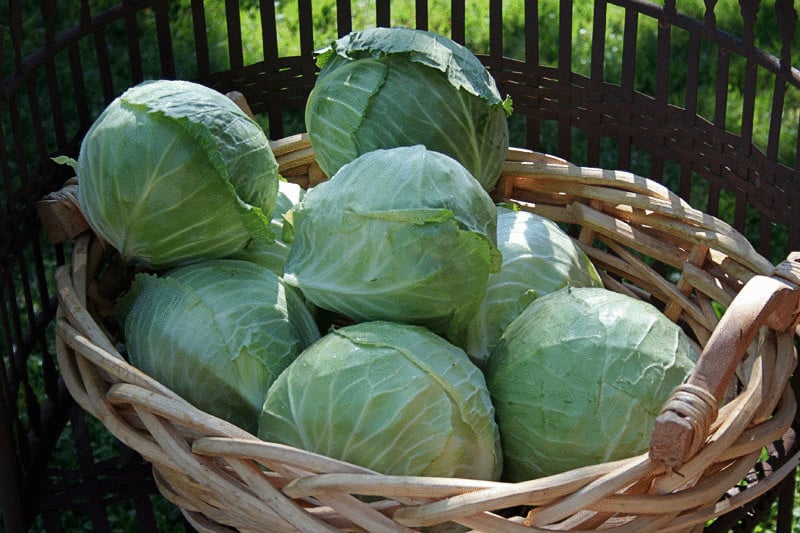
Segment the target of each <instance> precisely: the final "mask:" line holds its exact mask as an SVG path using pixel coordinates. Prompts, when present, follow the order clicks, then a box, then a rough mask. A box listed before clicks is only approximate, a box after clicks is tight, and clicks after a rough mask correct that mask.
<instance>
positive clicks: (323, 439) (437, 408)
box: [258, 321, 502, 479]
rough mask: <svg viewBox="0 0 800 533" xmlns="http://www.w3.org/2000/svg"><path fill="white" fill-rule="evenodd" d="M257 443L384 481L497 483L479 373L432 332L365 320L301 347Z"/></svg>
mask: <svg viewBox="0 0 800 533" xmlns="http://www.w3.org/2000/svg"><path fill="white" fill-rule="evenodd" d="M258 434H259V437H260V438H262V439H265V440H268V441H273V442H280V443H284V444H288V445H291V446H296V447H300V448H304V449H307V450H311V451H314V452H317V453H322V454H325V455H327V456H329V457H335V458H338V459H342V460H345V461H349V462H352V463H354V464H359V465H361V466H364V467H367V468H371V469H374V470H376V471H379V472H382V473H385V474H394V475H423V476H455V477H466V478H475V479H497V478H498V477H499V476H500V472H501V469H502V454H501V453H500V443H499V433H498V431H497V426H496V424H495V422H494V408H493V406H492V403H491V400H490V398H489V394H488V391H487V390H486V384H485V381H484V378H483V375H482V374H481V372H480V370H478V368H477V367H475V366H474V365H473V364H472V363H471V362H470V361H469V358H468V357H467V356H466V354H465V353H464V352H463V351H462V350H460V349H458V348H456V347H455V346H453V345H451V344H450V343H448V342H446V341H445V340H444V339H442V338H441V337H438V336H437V335H434V334H433V333H431V332H430V331H429V330H427V329H425V328H422V327H417V326H407V325H401V324H396V323H391V322H380V321H378V322H366V323H362V324H357V325H354V326H348V327H344V328H341V329H337V330H334V331H332V332H330V333H329V334H327V335H326V336H325V337H323V338H322V339H321V340H320V341H319V342H317V343H315V344H313V345H312V346H310V347H309V348H307V349H306V350H305V351H304V352H303V353H302V354H301V355H300V356H299V357H298V358H297V360H296V361H295V362H294V363H292V364H291V365H290V366H289V368H287V369H286V371H285V372H284V373H283V374H281V376H280V377H279V378H278V380H277V381H276V382H275V385H274V386H273V387H272V388H271V389H270V391H269V393H268V395H267V400H266V402H265V403H264V410H263V412H262V415H261V419H260V422H259V433H258Z"/></svg>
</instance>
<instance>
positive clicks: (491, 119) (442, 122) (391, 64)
mask: <svg viewBox="0 0 800 533" xmlns="http://www.w3.org/2000/svg"><path fill="white" fill-rule="evenodd" d="M317 61H318V64H319V65H320V66H321V68H322V70H321V72H320V75H319V78H318V79H317V82H316V84H315V87H314V89H313V90H312V92H311V95H310V96H309V99H308V102H307V105H306V128H307V130H308V132H309V136H310V137H311V141H312V144H313V145H314V148H315V152H316V155H317V160H318V162H319V164H320V167H321V168H322V170H323V171H324V172H325V173H326V174H327V175H328V176H332V175H333V174H335V173H336V172H337V171H338V170H339V169H340V168H341V167H342V166H343V165H345V164H346V163H348V162H350V161H352V160H353V159H355V158H356V157H357V156H358V155H360V154H364V153H366V152H369V151H371V150H374V149H380V148H391V147H395V146H412V145H415V144H423V145H425V146H426V147H427V148H429V149H431V150H435V151H438V152H441V153H444V154H447V155H449V156H451V157H453V158H454V159H456V160H458V161H459V162H460V163H461V164H463V165H464V166H465V167H466V168H467V169H468V170H469V171H470V172H471V173H472V174H473V176H474V177H475V178H476V179H477V180H478V181H479V182H480V183H481V185H482V186H483V187H484V188H485V189H486V190H492V189H493V188H494V185H495V183H496V182H497V179H498V178H499V175H500V170H501V168H502V164H503V161H504V160H505V156H506V152H507V149H508V142H509V140H508V123H507V116H508V114H510V112H511V106H510V101H509V100H508V99H506V100H503V99H502V98H501V97H500V94H499V92H498V90H497V87H496V85H495V82H494V79H493V78H492V77H491V75H490V74H489V73H488V71H487V70H486V68H485V67H484V66H483V64H482V63H481V62H480V61H479V60H478V59H477V57H475V56H474V54H472V52H471V51H469V50H468V49H467V48H465V47H463V46H461V45H458V44H457V43H455V42H453V41H451V40H450V39H447V38H445V37H442V36H440V35H437V34H435V33H432V32H426V31H422V30H411V29H407V28H374V29H370V30H364V31H361V32H354V33H351V34H349V35H347V36H345V37H342V38H341V39H340V40H338V41H336V42H334V43H333V44H332V45H331V46H330V47H328V48H327V49H325V50H323V51H321V52H319V55H318V58H317Z"/></svg>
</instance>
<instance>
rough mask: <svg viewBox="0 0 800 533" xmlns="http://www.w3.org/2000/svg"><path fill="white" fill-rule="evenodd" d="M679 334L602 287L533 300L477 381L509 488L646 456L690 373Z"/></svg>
mask: <svg viewBox="0 0 800 533" xmlns="http://www.w3.org/2000/svg"><path fill="white" fill-rule="evenodd" d="M696 358H697V354H696V352H695V349H694V348H693V345H692V344H691V342H690V341H689V338H688V337H687V335H686V334H685V333H684V332H683V330H681V329H680V328H679V327H678V326H677V325H676V324H674V323H673V322H671V321H670V320H669V319H667V318H666V317H665V316H664V315H663V314H661V313H660V312H659V311H658V310H657V309H656V308H655V307H653V306H652V305H650V304H648V303H645V302H643V301H641V300H638V299H635V298H633V297H631V296H626V295H623V294H620V293H616V292H613V291H610V290H607V289H603V288H596V287H591V288H565V289H561V290H559V291H556V292H552V293H550V294H547V295H545V296H542V297H541V298H538V299H536V300H534V301H533V303H531V304H530V305H529V306H528V307H527V308H526V309H525V311H523V313H522V314H521V315H520V316H519V317H518V318H517V319H515V320H514V321H513V322H512V323H511V325H510V326H509V327H508V329H507V330H506V332H505V334H504V335H503V336H502V337H501V339H500V342H499V343H498V344H497V346H496V347H495V349H494V351H493V352H492V354H491V356H490V358H489V364H488V368H487V372H486V382H487V385H488V387H489V390H490V392H491V396H492V401H493V402H494V405H495V409H496V415H497V424H498V426H499V428H500V435H501V438H502V442H503V453H504V465H505V470H504V477H505V478H506V479H507V480H510V481H521V480H525V479H532V478H538V477H542V476H547V475H551V474H557V473H559V472H564V471H567V470H572V469H575V468H579V467H581V466H586V465H592V464H598V463H603V462H606V461H612V460H616V459H623V458H626V457H632V456H634V455H637V454H639V453H643V452H645V451H646V450H647V448H648V445H649V442H650V433H651V431H652V429H653V423H654V421H655V418H656V416H658V414H659V412H660V411H661V408H662V407H663V405H664V402H666V400H667V398H668V397H669V395H670V394H671V393H672V391H673V389H674V388H675V387H677V386H678V385H679V384H680V383H681V382H683V380H684V378H685V377H686V376H687V374H688V373H689V371H690V370H691V369H692V367H693V366H694V363H693V361H695V360H696Z"/></svg>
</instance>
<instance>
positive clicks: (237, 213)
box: [77, 80, 278, 268]
mask: <svg viewBox="0 0 800 533" xmlns="http://www.w3.org/2000/svg"><path fill="white" fill-rule="evenodd" d="M277 168H278V167H277V161H276V160H275V157H274V155H273V154H272V151H271V149H270V147H269V144H268V141H267V138H266V136H265V135H264V132H263V130H261V128H260V127H259V126H258V124H256V123H255V122H253V121H252V120H251V119H250V118H249V117H247V115H245V114H244V113H243V112H242V111H241V110H240V109H239V108H238V107H237V106H236V105H235V104H234V103H233V102H231V101H230V99H228V98H227V97H225V96H224V95H222V94H220V93H218V92H216V91H214V90H212V89H209V88H207V87H203V86H201V85H198V84H195V83H191V82H183V81H166V80H159V81H153V82H145V83H142V84H140V85H137V86H135V87H132V88H130V89H128V90H127V91H125V92H124V93H123V94H122V95H121V96H120V97H119V98H117V99H115V100H114V101H113V102H112V103H111V104H109V106H108V107H106V109H105V110H104V111H103V113H101V115H100V117H98V119H97V120H96V121H95V122H94V124H93V125H92V127H91V128H90V130H89V132H88V133H87V135H86V136H85V138H84V140H83V144H82V145H81V151H80V155H79V158H78V170H77V174H78V179H79V187H78V197H79V203H80V205H81V209H82V210H83V212H84V214H85V215H86V218H87V221H88V222H89V224H90V225H91V226H92V228H93V229H94V230H95V231H96V232H97V233H98V234H99V235H100V236H101V237H103V238H104V239H105V240H106V241H108V242H109V243H110V244H111V245H112V246H114V247H115V248H116V249H117V250H118V251H119V252H120V254H121V255H122V256H123V257H124V258H125V259H126V260H129V261H132V262H140V263H144V264H145V265H148V266H152V267H156V268H160V267H169V266H175V265H179V264H182V263H187V262H191V261H195V260H199V259H208V258H219V257H224V256H227V255H230V254H231V253H234V252H236V251H238V250H240V249H242V248H243V247H244V246H246V245H247V243H248V242H250V241H251V240H252V239H261V240H265V241H269V240H271V238H272V233H271V232H270V230H269V217H270V216H271V214H272V212H273V210H274V205H275V198H276V194H277V189H278V172H277Z"/></svg>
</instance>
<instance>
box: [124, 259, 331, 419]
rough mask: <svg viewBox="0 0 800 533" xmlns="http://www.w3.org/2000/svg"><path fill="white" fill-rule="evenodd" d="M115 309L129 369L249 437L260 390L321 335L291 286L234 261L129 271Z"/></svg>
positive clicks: (255, 267)
mask: <svg viewBox="0 0 800 533" xmlns="http://www.w3.org/2000/svg"><path fill="white" fill-rule="evenodd" d="M117 309H118V313H119V315H120V316H121V317H122V323H123V325H124V337H125V342H126V348H127V353H128V356H129V358H130V361H131V363H132V364H133V365H134V366H136V367H137V368H139V369H140V370H142V371H144V372H145V373H146V374H148V375H150V376H152V377H153V378H155V379H157V380H158V381H160V382H161V383H163V384H164V385H166V386H167V387H169V388H171V389H172V390H173V391H175V392H176V393H177V394H179V395H180V396H181V397H183V398H184V399H185V400H187V401H189V402H190V403H192V404H193V405H195V406H196V407H198V408H199V409H201V410H203V411H206V412H207V413H210V414H212V415H215V416H217V417H219V418H222V419H224V420H227V421H229V422H232V423H234V424H236V425H238V426H240V427H242V428H244V429H246V430H247V431H250V432H252V433H255V431H256V427H257V424H258V417H259V414H260V412H261V408H262V406H263V404H264V399H265V398H266V395H267V389H268V388H269V387H270V385H272V383H273V381H274V380H275V379H276V378H277V377H278V375H279V374H280V372H281V371H283V369H284V368H286V367H287V366H288V365H289V363H291V362H292V361H293V360H294V359H295V357H297V355H298V354H299V353H300V352H301V351H302V350H303V349H304V348H305V347H306V346H308V345H310V344H311V343H313V342H315V341H316V340H317V339H319V337H320V334H319V331H318V329H317V325H316V323H315V322H314V320H313V318H312V316H311V315H310V313H309V311H308V309H307V308H306V307H305V304H304V302H303V300H302V298H301V297H300V295H299V294H298V293H297V291H296V290H295V289H293V288H292V287H287V286H285V285H284V283H283V282H282V280H281V278H280V277H278V276H277V275H276V274H275V273H273V272H272V271H270V270H269V269H267V268H265V267H262V266H259V265H256V264H254V263H249V262H246V261H237V260H233V259H210V260H207V261H201V262H197V263H192V264H190V265H186V266H182V267H178V268H176V269H174V270H171V271H169V272H168V273H167V274H165V275H162V276H156V275H153V274H146V273H141V274H137V275H136V277H135V279H134V282H133V284H132V286H131V289H130V291H129V292H128V293H127V294H126V295H125V296H124V297H123V298H122V299H121V300H120V302H119V303H118V305H117Z"/></svg>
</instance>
